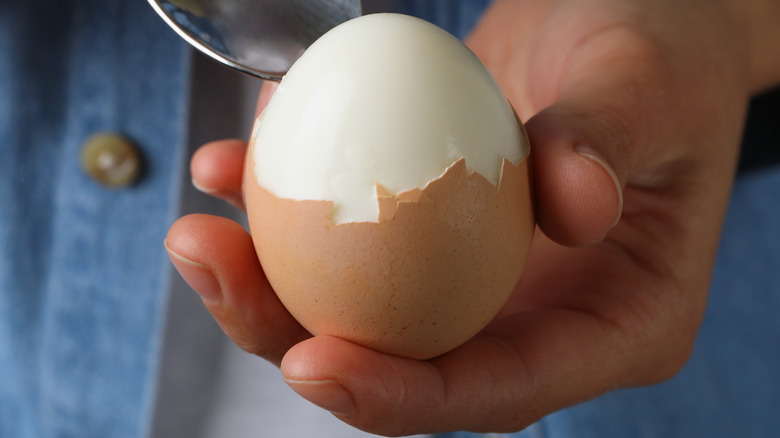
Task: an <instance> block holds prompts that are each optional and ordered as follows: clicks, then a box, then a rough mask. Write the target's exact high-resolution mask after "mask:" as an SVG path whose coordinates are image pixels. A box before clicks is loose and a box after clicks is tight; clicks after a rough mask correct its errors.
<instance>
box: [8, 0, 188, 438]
mask: <svg viewBox="0 0 780 438" xmlns="http://www.w3.org/2000/svg"><path fill="white" fill-rule="evenodd" d="M188 53H189V52H188V51H186V50H185V48H184V45H183V44H182V43H181V42H180V40H179V39H178V37H176V36H175V35H174V34H173V33H172V32H171V31H170V30H169V29H168V28H167V27H165V25H164V24H163V23H162V21H161V20H159V18H157V16H156V15H155V14H154V12H153V11H152V9H151V8H150V7H149V5H148V4H147V3H146V2H144V1H141V0H111V1H103V0H73V1H47V2H38V1H27V0H4V1H3V2H2V4H0V139H2V140H0V437H3V438H6V437H8V438H27V437H78V438H84V437H128V438H129V437H140V436H144V434H145V430H144V429H145V428H146V427H148V422H149V418H150V408H151V400H152V398H153V393H154V377H155V376H156V374H157V370H156V361H157V350H158V348H159V345H158V344H159V332H160V324H161V315H162V310H163V307H164V304H165V294H164V293H161V291H165V290H166V282H167V281H168V280H167V279H168V271H167V268H168V266H169V263H168V261H167V258H166V256H165V253H164V251H163V248H162V241H163V239H164V237H165V233H166V231H167V228H168V226H169V225H170V223H171V222H172V220H173V219H174V217H175V215H176V211H175V207H176V206H178V202H177V201H176V196H177V192H178V190H177V189H178V187H177V186H178V183H179V181H180V178H181V172H182V167H183V165H184V164H185V162H186V159H185V157H184V156H183V153H182V150H183V148H182V147H181V146H182V145H183V140H184V132H185V131H184V128H185V121H186V114H187V96H186V91H187V90H188V84H187V80H186V78H187V68H188ZM96 131H114V132H118V133H121V134H123V135H125V136H127V137H128V138H130V139H132V140H133V141H134V142H135V143H137V145H138V147H139V148H140V149H141V151H142V153H143V155H144V158H145V162H146V165H147V166H146V170H145V173H144V175H143V177H142V179H141V180H140V181H139V183H138V184H136V185H135V186H133V187H131V188H129V189H125V190H110V189H105V188H103V187H101V186H99V185H97V184H96V183H94V182H93V181H92V180H90V179H89V178H88V177H87V176H85V175H84V173H83V172H82V170H81V168H80V164H79V153H80V147H81V144H82V142H83V141H84V140H85V139H86V138H87V137H88V136H89V135H90V134H92V133H93V132H96Z"/></svg>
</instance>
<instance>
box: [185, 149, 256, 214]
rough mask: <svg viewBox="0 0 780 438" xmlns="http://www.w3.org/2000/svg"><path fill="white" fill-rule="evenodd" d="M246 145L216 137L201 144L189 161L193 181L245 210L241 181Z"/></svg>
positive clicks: (208, 192) (202, 190) (200, 188)
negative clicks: (216, 139) (217, 139)
mask: <svg viewBox="0 0 780 438" xmlns="http://www.w3.org/2000/svg"><path fill="white" fill-rule="evenodd" d="M246 147H247V144H246V142H245V141H242V140H219V141H215V142H212V143H207V144H205V145H204V146H201V148H200V149H198V150H197V151H196V152H195V154H194V155H193V156H192V160H191V161H190V173H191V175H192V184H193V185H194V186H195V187H196V188H197V189H198V190H200V191H201V192H203V193H206V194H209V195H211V196H216V197H218V198H222V199H224V200H225V201H227V202H229V203H231V204H233V205H234V206H236V207H237V208H239V209H241V210H244V209H245V208H244V201H243V196H242V193H241V180H242V178H243V175H244V157H245V155H246Z"/></svg>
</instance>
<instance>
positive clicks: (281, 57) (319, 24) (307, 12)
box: [149, 0, 362, 81]
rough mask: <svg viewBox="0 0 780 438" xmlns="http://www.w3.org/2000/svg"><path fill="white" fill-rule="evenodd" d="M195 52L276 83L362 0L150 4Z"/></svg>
mask: <svg viewBox="0 0 780 438" xmlns="http://www.w3.org/2000/svg"><path fill="white" fill-rule="evenodd" d="M149 3H150V4H151V5H152V7H153V8H154V10H155V11H157V13H158V14H159V15H160V16H161V17H162V18H163V20H165V22H166V23H168V25H169V26H170V27H171V28H173V30H175V31H176V33H178V34H179V35H180V36H181V37H182V38H184V39H185V40H186V41H187V42H189V43H190V44H192V45H193V46H194V47H195V48H197V49H198V50H200V51H201V52H203V53H205V54H206V55H209V56H211V57H212V58H214V59H216V60H218V61H220V62H222V63H223V64H226V65H227V66H229V67H232V68H234V69H236V70H238V71H241V72H244V73H247V74H249V75H252V76H257V77H259V78H262V79H270V80H275V81H279V80H281V79H282V76H284V74H285V73H286V72H287V70H289V68H290V67H291V66H292V64H293V63H294V62H295V61H296V60H297V59H298V58H299V57H300V56H301V54H303V52H304V51H305V50H306V48H307V47H309V45H311V43H313V42H314V41H315V40H316V39H317V38H319V37H320V36H322V35H323V34H324V33H325V32H327V31H328V30H330V29H331V28H333V27H335V26H337V25H338V24H341V23H343V22H345V21H347V20H349V19H352V18H355V17H358V16H360V15H361V13H362V8H361V2H360V0H149Z"/></svg>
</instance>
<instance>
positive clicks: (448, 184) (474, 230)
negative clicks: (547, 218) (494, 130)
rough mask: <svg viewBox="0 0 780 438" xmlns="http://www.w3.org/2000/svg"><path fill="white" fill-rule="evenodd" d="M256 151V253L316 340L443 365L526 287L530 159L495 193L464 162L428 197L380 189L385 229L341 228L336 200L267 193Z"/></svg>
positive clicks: (506, 171)
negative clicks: (438, 359)
mask: <svg viewBox="0 0 780 438" xmlns="http://www.w3.org/2000/svg"><path fill="white" fill-rule="evenodd" d="M252 147H253V144H252V145H250V152H249V153H248V155H247V160H246V170H245V175H246V176H247V177H246V178H245V180H244V181H245V184H244V191H245V198H246V203H247V209H248V212H249V225H250V229H251V230H252V238H253V239H254V244H255V247H256V249H257V254H258V256H259V259H260V262H261V263H262V266H263V269H264V270H265V273H266V275H267V277H268V279H269V281H270V283H271V285H272V286H273V288H274V290H275V291H276V293H277V294H278V296H279V298H280V299H281V301H282V303H283V304H284V305H285V307H286V308H287V309H288V310H289V311H290V313H291V314H292V315H293V316H294V317H295V318H296V319H297V320H298V321H299V322H300V323H301V324H302V325H303V326H304V327H305V328H306V329H307V330H309V331H310V332H311V333H312V334H314V335H332V336H338V337H341V338H344V339H347V340H350V341H353V342H356V343H358V344H361V345H364V346H367V347H370V348H373V349H376V350H379V351H383V352H387V353H391V354H395V355H399V356H405V357H410V358H416V359H427V358H431V357H435V356H438V355H441V354H443V353H445V352H447V351H450V350H452V349H453V348H455V347H457V346H458V345H460V344H462V343H463V342H465V341H467V340H468V339H470V338H471V337H472V336H474V335H475V334H476V333H477V332H479V331H480V330H481V329H482V328H483V327H484V326H485V325H486V324H488V323H489V322H490V321H491V319H492V318H493V317H494V316H495V315H496V314H497V313H498V311H499V310H500V309H501V307H502V306H503V305H504V303H505V302H506V300H507V299H508V297H509V296H510V295H511V293H512V291H513V289H514V287H515V286H516V284H517V282H518V281H519V277H520V274H521V272H522V270H523V266H524V264H525V260H526V256H527V253H528V249H529V247H530V243H531V239H532V235H533V229H534V218H533V209H532V205H531V192H530V188H529V164H528V162H529V159H528V158H525V159H523V160H521V161H520V162H519V163H518V164H517V165H514V164H512V163H511V162H510V161H508V160H504V161H503V167H502V170H501V177H500V182H499V185H498V187H496V186H495V185H494V184H492V183H491V182H489V181H488V180H487V179H485V178H484V177H482V176H481V175H480V174H478V173H476V172H469V171H468V170H467V168H466V165H465V160H464V159H459V160H458V161H456V162H455V164H453V165H451V166H450V167H449V168H447V170H446V171H445V172H444V174H443V175H441V176H440V177H439V178H438V179H436V180H434V181H431V182H430V183H429V184H428V185H427V186H426V187H425V188H424V189H422V190H420V189H413V190H409V191H406V192H403V193H399V194H397V195H395V196H393V195H391V194H390V193H389V192H388V191H387V190H385V189H384V188H383V187H382V186H381V185H377V187H376V189H377V195H378V198H379V201H378V202H379V211H380V213H379V221H378V222H350V223H339V224H335V223H334V222H333V221H332V220H331V219H330V214H331V210H332V207H333V202H331V201H307V200H290V199H282V198H278V197H276V196H274V195H272V194H271V193H269V192H268V191H267V190H265V189H264V188H262V187H261V186H260V185H259V184H258V183H257V180H256V178H253V177H251V176H252V172H253V169H254V163H253V159H252V155H253V154H252V152H251V148H252Z"/></svg>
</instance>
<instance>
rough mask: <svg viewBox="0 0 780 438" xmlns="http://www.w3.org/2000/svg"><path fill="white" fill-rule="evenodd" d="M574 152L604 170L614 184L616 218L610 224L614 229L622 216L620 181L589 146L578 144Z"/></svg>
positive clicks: (613, 171)
mask: <svg viewBox="0 0 780 438" xmlns="http://www.w3.org/2000/svg"><path fill="white" fill-rule="evenodd" d="M574 151H575V152H577V153H578V154H580V155H581V156H583V157H585V158H587V159H589V160H591V161H593V162H594V163H596V164H598V165H599V166H600V167H601V168H602V169H604V172H606V173H607V175H609V177H610V178H612V182H613V183H614V184H615V190H616V191H617V196H618V211H617V216H616V217H615V220H614V222H613V223H612V228H614V227H615V226H616V225H617V224H618V222H620V217H621V216H623V186H622V185H621V184H620V179H619V178H618V176H617V174H616V173H615V170H614V169H613V168H612V166H610V165H609V164H607V160H605V159H604V158H602V157H601V155H600V154H599V153H598V152H596V151H595V150H593V149H592V148H591V147H590V146H588V145H584V144H578V145H575V146H574Z"/></svg>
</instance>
